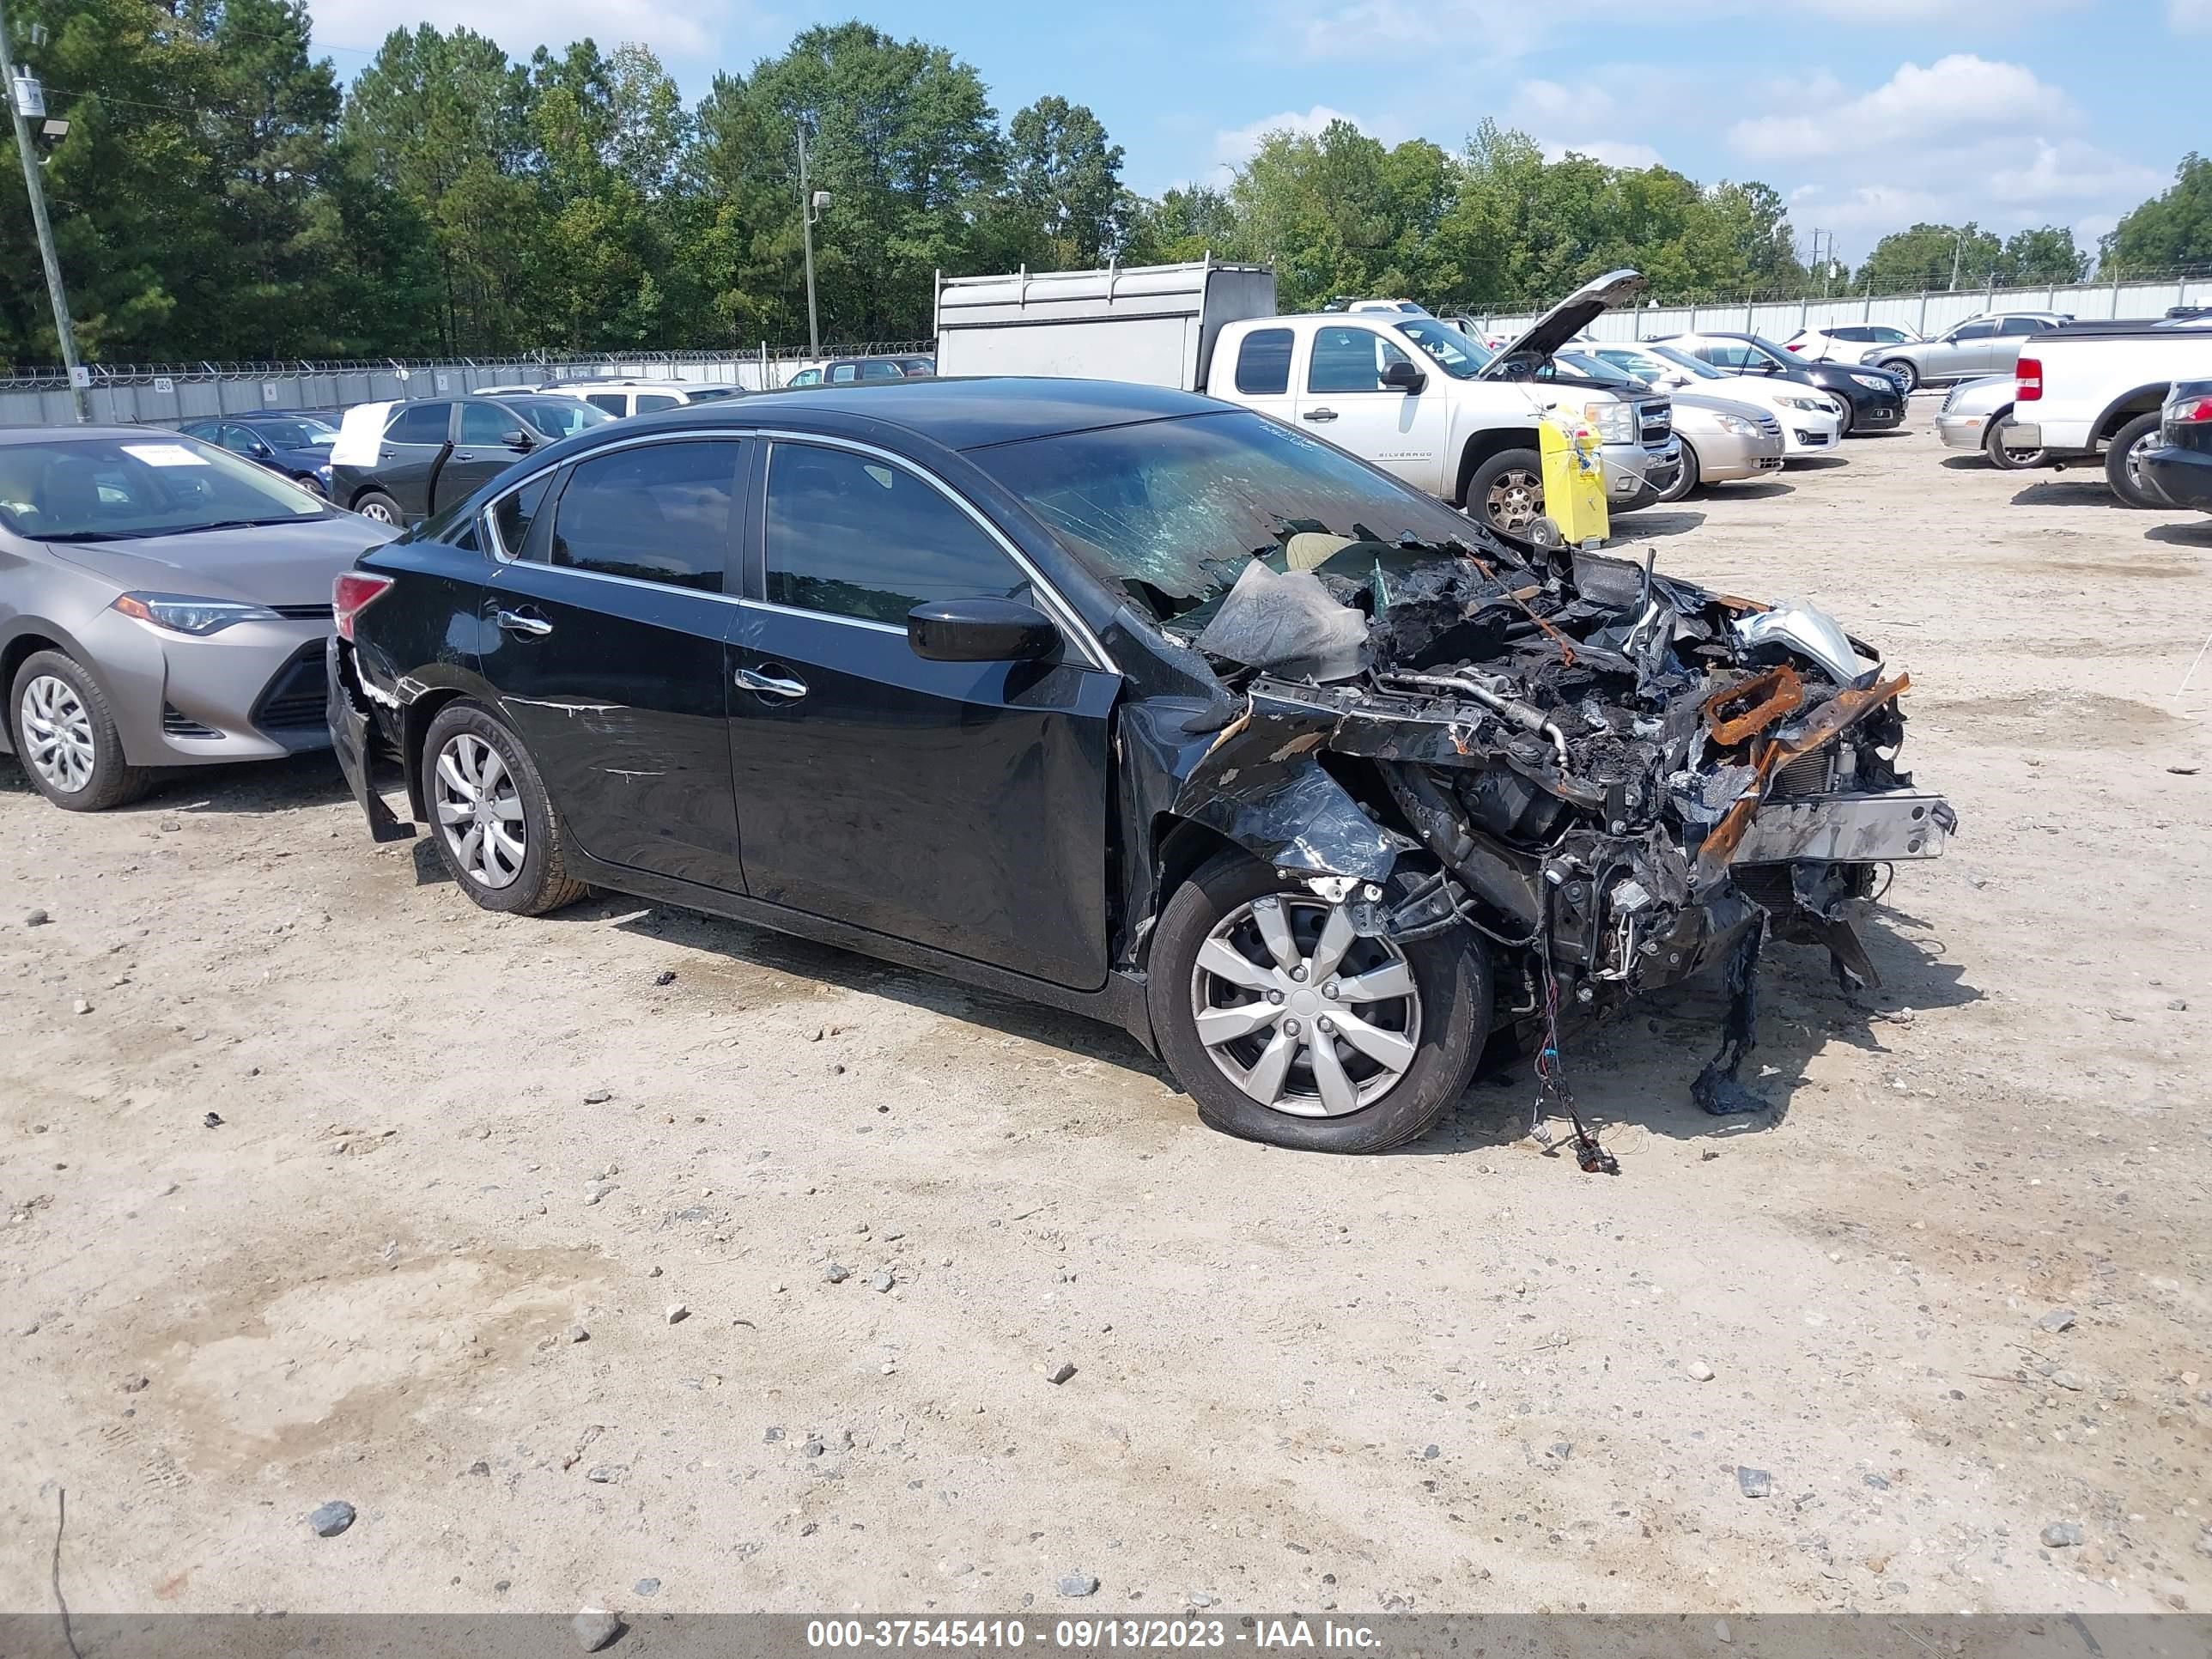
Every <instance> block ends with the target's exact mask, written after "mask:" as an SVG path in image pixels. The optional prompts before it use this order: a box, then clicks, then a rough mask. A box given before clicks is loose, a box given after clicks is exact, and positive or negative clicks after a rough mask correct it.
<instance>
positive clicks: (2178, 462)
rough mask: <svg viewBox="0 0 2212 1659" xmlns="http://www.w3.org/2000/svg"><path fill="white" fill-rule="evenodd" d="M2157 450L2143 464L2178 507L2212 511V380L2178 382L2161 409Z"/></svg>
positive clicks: (2160, 490) (2152, 480)
mask: <svg viewBox="0 0 2212 1659" xmlns="http://www.w3.org/2000/svg"><path fill="white" fill-rule="evenodd" d="M2158 437H2159V443H2158V447H2157V448H2155V449H2153V450H2151V451H2149V452H2148V453H2146V454H2145V455H2144V456H2143V458H2142V462H2141V465H2142V471H2143V476H2144V477H2147V478H2148V479H2149V481H2150V484H2151V487H2152V488H2153V489H2155V490H2157V491H2158V493H2159V494H2160V495H2163V496H2165V497H2166V500H2168V501H2172V503H2173V504H2174V505H2175V506H2176V507H2195V508H2196V509H2197V511H2198V512H2199V513H2212V380H2177V381H2176V382H2175V383H2174V386H2173V390H2172V391H2171V392H2168V393H2167V394H2166V403H2165V404H2164V405H2163V407H2161V408H2160V410H2159V422H2158Z"/></svg>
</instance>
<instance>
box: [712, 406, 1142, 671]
mask: <svg viewBox="0 0 2212 1659" xmlns="http://www.w3.org/2000/svg"><path fill="white" fill-rule="evenodd" d="M754 429H755V431H756V432H757V435H759V436H761V437H763V438H765V439H767V440H768V441H769V458H768V466H769V471H768V474H767V475H765V476H764V477H763V480H762V507H763V511H762V524H761V534H762V553H763V565H764V564H765V557H766V553H767V534H768V524H767V511H766V507H767V489H768V487H769V484H770V483H773V482H774V473H775V446H776V445H777V444H778V443H801V444H819V445H822V446H823V447H826V448H830V449H844V450H849V451H851V452H852V453H854V454H857V455H867V456H871V457H872V458H874V459H877V460H880V461H883V462H884V463H886V464H887V465H891V466H896V467H897V468H898V469H899V470H900V471H902V472H906V473H909V474H911V475H912V476H913V477H917V478H920V479H921V481H922V482H923V483H927V484H928V485H929V486H930V488H931V489H934V490H936V491H937V493H938V494H939V495H942V496H944V497H945V500H947V501H951V503H952V504H953V505H954V506H955V507H958V508H959V509H960V510H961V511H962V512H963V513H966V514H967V515H968V517H969V519H970V520H973V521H974V523H975V527H976V528H977V529H979V530H981V532H983V534H984V535H985V536H986V537H987V538H989V539H990V540H991V542H992V543H993V544H994V545H995V546H996V547H997V548H998V550H1000V552H1002V553H1004V554H1005V555H1006V556H1007V557H1008V558H1009V559H1011V560H1012V561H1013V563H1014V566H1015V568H1017V569H1018V570H1019V571H1021V573H1022V574H1024V575H1025V576H1027V577H1028V578H1029V580H1030V587H1031V589H1032V590H1033V591H1034V592H1036V597H1037V600H1038V602H1039V604H1040V605H1041V606H1042V609H1043V610H1044V611H1045V613H1046V614H1047V615H1048V616H1049V617H1051V618H1052V619H1053V621H1054V623H1056V624H1058V626H1059V628H1060V631H1061V633H1063V634H1064V635H1067V636H1068V637H1069V638H1070V639H1072V640H1073V641H1075V643H1076V644H1077V646H1079V647H1080V648H1081V650H1082V652H1083V654H1084V655H1085V658H1087V659H1089V665H1090V666H1091V667H1092V668H1096V669H1097V670H1099V671H1101V672H1103V673H1109V674H1118V673H1120V672H1121V665H1119V664H1118V663H1116V662H1115V660H1114V659H1113V657H1112V656H1111V655H1109V653H1108V652H1107V650H1106V647H1105V646H1104V645H1103V644H1102V643H1101V642H1100V641H1099V639H1098V636H1097V635H1096V634H1093V633H1092V632H1091V627H1090V624H1089V623H1085V621H1084V620H1083V618H1082V617H1080V616H1079V615H1078V614H1077V613H1076V610H1075V607H1074V606H1073V605H1070V604H1069V603H1068V602H1067V601H1066V599H1062V598H1061V597H1060V592H1059V590H1058V589H1056V588H1054V586H1053V585H1052V583H1051V582H1050V581H1048V580H1046V578H1045V574H1044V573H1043V572H1042V571H1041V570H1039V569H1038V568H1036V565H1034V564H1033V563H1031V562H1030V560H1029V558H1028V557H1027V556H1025V555H1024V553H1023V552H1022V550H1020V549H1019V548H1018V547H1016V546H1015V545H1014V544H1013V543H1012V540H1011V539H1009V538H1007V536H1006V534H1005V533H1004V532H1001V531H1000V528H999V527H998V526H996V525H994V524H993V523H992V522H991V521H990V520H988V519H987V518H985V517H984V516H983V513H982V511H981V508H979V507H976V506H975V503H974V502H972V501H969V499H968V498H967V497H966V496H964V495H962V494H961V493H960V492H959V491H958V490H957V489H953V487H952V486H951V484H949V483H945V480H944V479H942V478H940V477H938V476H937V475H936V474H935V473H933V472H931V471H927V469H925V468H923V467H921V465H917V464H916V463H915V462H914V461H912V460H909V459H908V458H907V457H905V456H903V455H900V454H897V453H894V452H893V451H891V450H888V449H881V448H878V447H876V446H875V445H873V444H869V443H862V442H860V441H859V440H857V439H853V438H845V437H839V436H836V435H832V434H829V433H821V432H794V431H790V430H787V429H786V428H781V427H758V428H754ZM762 574H763V576H765V575H766V574H767V573H766V570H765V568H763V573H762ZM757 603H758V604H760V605H763V606H766V607H767V608H769V609H772V610H776V611H793V612H794V614H796V615H799V616H806V617H825V618H828V619H829V620H830V621H833V622H846V621H853V622H860V621H866V620H868V619H867V618H865V617H838V616H836V614H835V613H834V612H831V611H807V610H804V609H800V608H797V607H793V606H790V605H773V604H771V602H770V601H768V600H766V599H763V600H759V601H757ZM873 625H874V626H876V627H878V628H888V629H891V631H892V632H894V633H898V634H903V633H904V632H905V631H906V630H905V629H902V628H894V627H892V624H890V623H874V624H873Z"/></svg>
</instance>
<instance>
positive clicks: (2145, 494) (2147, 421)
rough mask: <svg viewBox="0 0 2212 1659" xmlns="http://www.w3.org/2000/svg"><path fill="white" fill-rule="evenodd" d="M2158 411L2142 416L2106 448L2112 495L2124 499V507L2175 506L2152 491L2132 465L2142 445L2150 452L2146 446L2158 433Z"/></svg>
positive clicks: (2108, 476)
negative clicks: (2135, 453) (2134, 454)
mask: <svg viewBox="0 0 2212 1659" xmlns="http://www.w3.org/2000/svg"><path fill="white" fill-rule="evenodd" d="M2158 419H2159V416H2158V411H2157V410H2151V412H2150V413H2149V414H2148V415H2138V416H2136V417H2135V419H2133V420H2132V421H2130V422H2128V423H2127V424H2126V425H2125V426H2124V427H2122V428H2120V429H2119V430H2118V432H2115V433H2114V434H2113V435H2112V442H2111V443H2110V444H2108V445H2106V448H2105V477H2106V481H2107V482H2108V483H2111V485H2112V494H2114V495H2118V497H2119V498H2120V505H2121V506H2123V507H2151V508H2156V507H2166V506H2169V505H2171V503H2169V502H2168V501H2166V498H2165V497H2164V496H2163V495H2160V494H2159V493H2158V491H2157V490H2156V489H2153V488H2152V487H2151V483H2150V481H2149V480H2148V478H2146V477H2143V476H2142V474H2141V473H2140V472H2138V471H2136V468H2135V466H2134V465H2132V461H2133V459H2134V457H2133V456H2132V454H2131V452H2133V451H2134V450H2135V449H2136V447H2137V446H2138V445H2142V447H2145V448H2148V447H2149V445H2148V443H2146V442H2145V441H2146V440H2147V439H2148V438H2151V437H2153V436H2154V435H2156V434H2157V432H2158Z"/></svg>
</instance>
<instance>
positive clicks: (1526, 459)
mask: <svg viewBox="0 0 2212 1659" xmlns="http://www.w3.org/2000/svg"><path fill="white" fill-rule="evenodd" d="M1467 510H1468V513H1469V515H1470V516H1472V517H1474V518H1476V519H1479V520H1481V521H1482V522H1483V523H1484V524H1486V525H1488V526H1490V527H1491V528H1492V530H1500V531H1504V532H1505V533H1506V534H1507V535H1509V536H1514V537H1517V538H1522V539H1523V540H1525V539H1526V538H1527V537H1528V526H1530V525H1532V524H1534V522H1535V521H1536V520H1538V519H1539V518H1541V516H1542V515H1543V512H1544V459H1543V457H1542V456H1541V455H1539V454H1538V453H1536V452H1535V451H1534V450H1533V449H1509V450H1506V451H1504V452H1503V453H1500V454H1497V455H1492V457H1491V458H1490V459H1488V460H1486V461H1485V462H1484V463H1483V464H1482V465H1480V466H1478V467H1477V468H1475V470H1474V477H1472V478H1470V479H1468V485H1467Z"/></svg>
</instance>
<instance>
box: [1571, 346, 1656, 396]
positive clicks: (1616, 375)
mask: <svg viewBox="0 0 2212 1659" xmlns="http://www.w3.org/2000/svg"><path fill="white" fill-rule="evenodd" d="M1552 361H1553V362H1555V363H1557V364H1559V367H1560V368H1564V369H1565V370H1567V371H1568V372H1569V373H1570V374H1579V375H1581V376H1582V377H1583V379H1584V380H1595V381H1598V382H1599V383H1600V384H1601V385H1604V386H1635V387H1637V388H1638V389H1639V390H1641V389H1642V387H1643V386H1644V382H1643V380H1641V379H1639V378H1638V376H1636V375H1634V374H1630V373H1629V372H1628V371H1627V370H1626V369H1625V368H1621V367H1620V365H1619V364H1618V363H1608V362H1606V361H1605V360H1604V359H1602V358H1600V357H1592V356H1588V355H1586V354H1585V353H1583V352H1580V351H1562V352H1559V353H1557V354H1556V355H1554V356H1553V359H1552Z"/></svg>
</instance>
